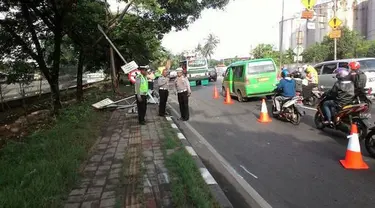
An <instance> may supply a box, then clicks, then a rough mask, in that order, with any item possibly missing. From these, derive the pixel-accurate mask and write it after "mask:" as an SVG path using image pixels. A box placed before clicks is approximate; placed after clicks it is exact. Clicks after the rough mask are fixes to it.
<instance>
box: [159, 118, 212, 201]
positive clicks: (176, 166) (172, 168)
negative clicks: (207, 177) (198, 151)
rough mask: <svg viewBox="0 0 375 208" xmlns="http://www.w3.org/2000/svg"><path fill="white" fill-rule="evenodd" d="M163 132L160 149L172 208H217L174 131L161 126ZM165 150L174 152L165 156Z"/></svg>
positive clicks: (191, 159)
mask: <svg viewBox="0 0 375 208" xmlns="http://www.w3.org/2000/svg"><path fill="white" fill-rule="evenodd" d="M163 130H164V134H165V139H164V140H163V144H162V147H163V150H164V154H165V157H166V159H165V160H166V167H167V169H168V171H169V175H170V178H171V189H172V201H173V207H178V208H184V207H200V208H216V207H219V206H218V204H217V202H216V201H215V200H214V199H213V197H212V195H211V193H210V190H209V189H208V187H207V185H206V183H205V182H204V180H203V178H202V176H201V173H200V172H199V170H198V168H197V166H196V165H195V162H194V160H193V158H192V157H191V156H190V154H189V153H188V152H187V151H186V150H185V149H184V148H182V144H181V142H180V141H179V139H178V138H177V135H176V131H175V130H173V129H172V128H171V127H169V126H167V125H164V126H163ZM167 149H175V151H174V152H173V153H172V154H170V155H167V154H166V150H167Z"/></svg>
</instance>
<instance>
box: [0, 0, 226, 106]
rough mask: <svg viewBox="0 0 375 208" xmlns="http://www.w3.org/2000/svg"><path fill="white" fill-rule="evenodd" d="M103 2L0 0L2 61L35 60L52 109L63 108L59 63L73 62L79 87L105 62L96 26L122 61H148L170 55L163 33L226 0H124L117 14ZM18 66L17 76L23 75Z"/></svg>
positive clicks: (103, 43)
mask: <svg viewBox="0 0 375 208" xmlns="http://www.w3.org/2000/svg"><path fill="white" fill-rule="evenodd" d="M105 2H106V1H104V2H103V1H102V0H80V1H65V0H3V1H1V2H0V12H1V13H2V15H3V16H4V17H3V18H1V19H0V52H1V53H0V57H1V62H3V65H7V68H8V70H10V71H12V70H13V71H14V70H18V69H22V70H24V67H11V66H12V65H13V66H15V64H12V63H13V62H16V63H17V66H23V65H22V64H20V62H25V63H31V62H32V63H34V64H35V66H36V67H35V69H36V70H39V71H41V72H42V74H43V76H44V77H45V78H46V79H47V81H48V83H49V84H50V88H51V94H52V98H53V99H52V100H53V107H54V109H55V110H56V111H55V112H57V110H58V109H60V108H61V103H60V93H59V74H60V73H61V70H60V69H61V67H62V66H63V65H67V64H69V65H75V66H76V68H77V86H79V85H82V71H83V70H84V69H86V70H96V69H100V68H107V66H108V63H109V57H108V48H109V44H108V42H107V41H106V40H105V39H104V38H102V35H101V34H100V32H99V31H98V29H97V25H100V26H102V27H103V28H104V30H105V32H106V33H107V34H108V36H109V37H110V39H112V40H113V42H114V44H115V45H116V46H118V49H119V51H120V53H121V54H122V55H123V56H124V58H125V59H126V60H128V61H130V60H135V61H136V62H137V63H141V64H149V63H150V62H153V61H156V60H157V61H162V59H165V58H166V57H169V56H170V54H168V53H167V52H165V50H164V49H163V48H162V47H161V39H162V38H163V35H164V34H166V33H168V32H170V31H171V30H181V29H184V28H187V27H188V26H189V24H190V23H192V22H193V21H195V20H196V19H198V18H199V17H200V13H201V11H202V10H204V9H207V8H213V9H222V8H224V7H225V5H226V4H227V3H228V2H229V0H202V1H200V2H199V1H196V0H191V1H170V0H130V1H128V0H124V2H126V3H127V7H126V8H125V9H124V10H123V11H121V12H118V13H111V12H109V5H108V4H106V3H105ZM166 54H167V55H166ZM120 62H122V61H120ZM119 64H120V65H121V64H123V63H119ZM22 70H21V71H20V74H23V73H25V72H23V71H22ZM13 74H17V73H13ZM78 88H79V87H78ZM77 94H79V92H78V90H77ZM77 98H78V97H77Z"/></svg>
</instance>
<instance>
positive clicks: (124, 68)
mask: <svg viewBox="0 0 375 208" xmlns="http://www.w3.org/2000/svg"><path fill="white" fill-rule="evenodd" d="M121 69H122V71H124V73H125V74H128V73H129V72H130V71H132V70H134V69H138V65H137V63H135V61H131V62H129V63H127V64H125V65H124V66H121Z"/></svg>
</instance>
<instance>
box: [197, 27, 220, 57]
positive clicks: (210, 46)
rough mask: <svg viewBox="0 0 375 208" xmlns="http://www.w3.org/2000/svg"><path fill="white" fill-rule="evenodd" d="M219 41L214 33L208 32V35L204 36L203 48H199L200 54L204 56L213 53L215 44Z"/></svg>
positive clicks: (209, 55)
mask: <svg viewBox="0 0 375 208" xmlns="http://www.w3.org/2000/svg"><path fill="white" fill-rule="evenodd" d="M219 43H220V40H219V38H218V37H217V36H215V35H214V34H212V33H210V34H208V37H207V38H206V43H205V44H204V46H203V48H201V51H202V55H203V56H204V57H206V58H207V57H210V60H211V56H212V55H213V54H214V52H215V49H216V47H217V44H219Z"/></svg>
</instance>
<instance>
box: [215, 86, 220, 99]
mask: <svg viewBox="0 0 375 208" xmlns="http://www.w3.org/2000/svg"><path fill="white" fill-rule="evenodd" d="M218 98H219V93H218V92H217V88H216V86H215V87H214V99H218Z"/></svg>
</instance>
